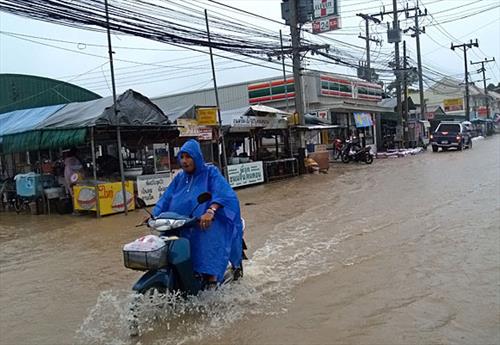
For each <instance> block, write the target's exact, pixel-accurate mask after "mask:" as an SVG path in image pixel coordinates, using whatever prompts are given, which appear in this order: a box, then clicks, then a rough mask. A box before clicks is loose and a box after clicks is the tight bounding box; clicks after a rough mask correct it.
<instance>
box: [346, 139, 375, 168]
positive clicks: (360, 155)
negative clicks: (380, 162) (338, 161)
mask: <svg viewBox="0 0 500 345" xmlns="http://www.w3.org/2000/svg"><path fill="white" fill-rule="evenodd" d="M350 161H355V162H365V163H366V164H372V163H373V154H372V153H371V148H370V147H369V146H366V147H361V146H359V144H355V143H353V142H352V141H350V140H346V145H345V147H344V149H343V151H342V162H343V163H346V164H347V163H349V162H350Z"/></svg>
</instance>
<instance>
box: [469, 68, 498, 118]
mask: <svg viewBox="0 0 500 345" xmlns="http://www.w3.org/2000/svg"><path fill="white" fill-rule="evenodd" d="M494 61H495V58H493V59H491V60H488V58H484V61H477V62H472V61H471V62H470V64H471V65H477V64H481V69H479V70H478V72H483V86H484V94H485V95H486V118H488V119H489V118H490V100H489V99H488V88H487V87H486V75H485V72H486V69H485V68H484V64H485V63H488V62H494Z"/></svg>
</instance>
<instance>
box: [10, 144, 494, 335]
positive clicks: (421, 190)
mask: <svg viewBox="0 0 500 345" xmlns="http://www.w3.org/2000/svg"><path fill="white" fill-rule="evenodd" d="M238 194H239V197H240V201H241V205H242V212H243V216H244V217H245V219H246V221H247V232H246V239H247V243H248V245H249V247H250V250H249V254H250V255H249V256H250V260H249V261H248V262H246V266H245V277H244V279H243V281H241V282H240V283H237V284H233V285H232V286H229V287H226V288H224V289H223V290H222V291H219V292H217V293H216V294H207V295H205V296H200V297H199V298H194V299H191V300H189V301H178V303H177V304H176V305H175V306H174V307H173V309H172V310H170V311H166V310H165V311H164V314H163V315H159V316H158V315H156V318H155V317H154V316H153V315H150V317H149V318H148V320H145V321H144V323H143V325H142V327H143V328H142V329H143V334H142V335H141V337H139V338H129V337H128V335H127V323H126V311H127V306H128V301H129V300H130V288H131V286H132V284H133V283H134V281H135V280H136V279H137V278H138V277H139V276H140V272H134V271H131V270H127V269H125V268H124V267H123V262H122V253H121V249H122V246H123V244H125V243H127V242H130V241H132V240H134V239H135V238H137V237H139V236H140V235H142V234H144V233H146V229H145V228H136V227H134V225H135V224H136V223H138V222H139V221H140V220H141V219H142V218H143V217H144V213H142V212H140V211H134V212H131V213H130V214H129V215H128V216H124V215H115V216H110V217H104V218H102V219H99V220H97V219H94V218H90V217H87V216H80V217H75V216H59V215H56V216H54V215H53V216H17V215H16V214H12V213H0V308H1V313H0V344H2V345H4V344H5V345H10V344H22V345H24V344H42V345H45V344H47V345H49V344H50V345H56V344H142V345H146V344H158V345H159V344H180V343H184V344H207V343H210V342H216V343H219V344H416V343H419V344H430V343H433V344H435V343H442V344H451V343H453V344H499V343H500V328H499V327H498V325H499V324H500V228H499V227H500V136H499V135H496V136H494V137H490V138H488V139H486V140H480V141H476V142H475V143H474V147H473V149H472V150H465V151H462V152H458V151H449V152H439V153H432V152H430V150H429V152H427V153H425V154H421V155H417V156H412V157H407V158H400V159H385V160H382V159H379V160H376V161H375V162H374V164H372V165H365V164H353V163H350V164H348V165H344V164H341V163H338V164H333V166H332V168H331V169H330V172H329V174H324V175H307V176H302V177H299V178H295V179H289V180H286V181H282V182H277V183H272V184H268V185H261V186H257V187H253V188H246V189H242V190H239V191H238Z"/></svg>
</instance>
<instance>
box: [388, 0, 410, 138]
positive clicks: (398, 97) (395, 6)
mask: <svg viewBox="0 0 500 345" xmlns="http://www.w3.org/2000/svg"><path fill="white" fill-rule="evenodd" d="M392 12H393V17H394V21H393V25H392V28H393V29H394V30H399V21H398V3H397V0H392ZM394 56H395V59H396V61H395V62H396V100H397V112H398V116H401V115H402V113H403V107H402V104H401V78H400V75H401V70H400V68H399V67H400V63H399V42H395V43H394ZM406 125H407V124H406V123H404V124H403V136H404V137H406V130H405V129H406V128H405V127H406Z"/></svg>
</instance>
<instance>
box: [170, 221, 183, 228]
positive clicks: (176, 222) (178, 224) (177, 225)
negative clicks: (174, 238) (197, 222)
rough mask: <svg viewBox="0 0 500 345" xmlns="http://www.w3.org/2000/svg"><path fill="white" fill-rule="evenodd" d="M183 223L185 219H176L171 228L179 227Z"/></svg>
mask: <svg viewBox="0 0 500 345" xmlns="http://www.w3.org/2000/svg"><path fill="white" fill-rule="evenodd" d="M184 224H186V220H185V219H178V220H176V221H174V223H173V224H172V229H175V228H180V227H181V226H183V225H184Z"/></svg>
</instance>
